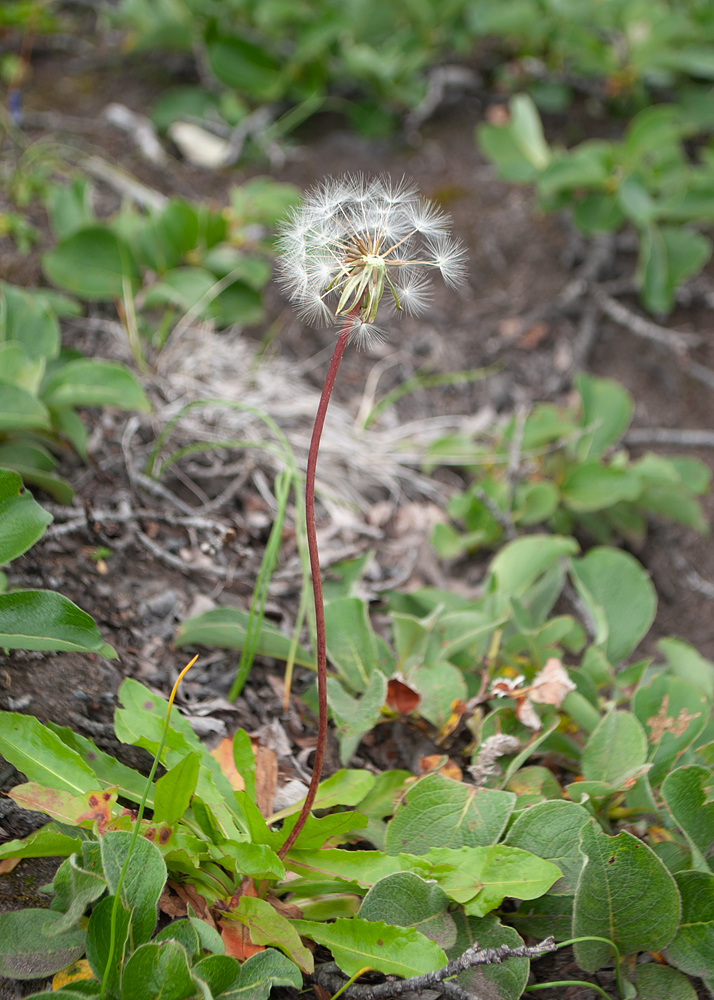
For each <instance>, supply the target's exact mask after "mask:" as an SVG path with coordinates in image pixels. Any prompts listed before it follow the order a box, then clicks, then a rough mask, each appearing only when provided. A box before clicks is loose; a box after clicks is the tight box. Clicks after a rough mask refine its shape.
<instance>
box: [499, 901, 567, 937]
mask: <svg viewBox="0 0 714 1000" xmlns="http://www.w3.org/2000/svg"><path fill="white" fill-rule="evenodd" d="M508 919H509V921H510V922H511V923H512V924H513V925H514V926H515V927H516V928H517V929H518V930H519V931H520V933H521V934H523V935H527V936H529V937H535V938H544V937H547V936H548V935H549V934H552V935H553V936H554V937H555V939H556V941H567V940H568V938H571V937H572V936H573V897H572V896H554V895H553V894H552V893H550V892H547V893H546V894H545V896H541V897H540V898H539V899H536V900H535V901H533V902H531V901H530V900H527V901H526V902H524V903H521V905H520V906H519V907H518V909H517V910H516V912H515V913H510V914H509V915H508Z"/></svg>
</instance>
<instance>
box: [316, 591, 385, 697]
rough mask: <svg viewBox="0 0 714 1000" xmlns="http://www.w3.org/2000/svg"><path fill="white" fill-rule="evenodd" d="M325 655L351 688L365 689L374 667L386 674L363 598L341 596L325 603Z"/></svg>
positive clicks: (360, 692) (360, 690)
mask: <svg viewBox="0 0 714 1000" xmlns="http://www.w3.org/2000/svg"><path fill="white" fill-rule="evenodd" d="M325 633H326V641H327V658H328V660H329V661H330V663H332V665H333V666H334V667H335V668H336V670H337V672H338V673H339V674H340V676H341V677H342V678H343V680H344V681H346V683H347V684H348V686H349V687H350V688H351V689H352V691H355V692H357V693H358V694H362V693H363V692H364V691H366V690H367V686H368V685H369V679H370V677H371V676H372V672H373V671H374V670H375V669H380V670H382V672H383V673H386V674H387V675H390V674H391V673H392V670H391V669H390V665H389V664H388V663H384V655H383V649H382V648H380V645H379V643H378V641H377V636H376V635H375V634H374V631H373V630H372V626H371V624H370V621H369V613H368V610H367V604H366V602H365V601H362V600H360V598H358V597H341V598H340V599H339V600H336V601H331V602H330V603H329V604H326V605H325Z"/></svg>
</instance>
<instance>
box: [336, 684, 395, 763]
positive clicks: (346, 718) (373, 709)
mask: <svg viewBox="0 0 714 1000" xmlns="http://www.w3.org/2000/svg"><path fill="white" fill-rule="evenodd" d="M386 698H387V678H386V677H385V676H384V674H383V673H382V672H381V670H374V671H373V673H372V676H371V677H370V679H369V685H368V687H367V690H366V691H365V693H364V694H363V695H362V697H361V698H360V699H359V700H358V699H356V698H352V697H351V696H350V695H349V694H347V692H346V691H345V689H344V688H343V687H342V685H341V684H340V682H339V681H338V680H336V679H335V678H334V677H328V678H327V704H328V705H329V708H330V711H331V712H332V714H333V716H334V719H335V724H336V726H337V736H338V739H339V741H340V761H341V763H343V764H347V763H348V761H349V759H350V757H351V756H352V754H353V753H354V752H355V750H356V749H357V745H358V744H359V741H360V739H361V738H362V736H363V734H364V733H366V732H367V731H368V730H370V729H372V727H373V726H374V725H375V724H376V723H377V720H378V719H379V717H380V715H381V714H382V706H383V705H384V703H385V701H386Z"/></svg>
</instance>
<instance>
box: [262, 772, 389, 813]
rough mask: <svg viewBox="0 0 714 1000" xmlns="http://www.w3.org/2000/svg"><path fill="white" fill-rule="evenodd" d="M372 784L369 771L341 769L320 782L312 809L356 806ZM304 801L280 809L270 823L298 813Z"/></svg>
mask: <svg viewBox="0 0 714 1000" xmlns="http://www.w3.org/2000/svg"><path fill="white" fill-rule="evenodd" d="M374 782H375V777H374V775H373V774H372V773H371V771H364V770H345V768H342V769H340V770H339V771H336V772H335V773H334V774H333V775H332V776H331V777H329V778H327V779H325V781H321V782H320V784H319V786H318V789H317V795H316V796H315V801H314V803H313V806H312V808H313V809H332V807H333V806H356V805H357V803H358V802H361V801H362V799H364V797H365V796H366V795H367V794H368V793H369V792H370V790H371V789H372V786H373V785H374ZM304 801H305V800H304V799H300V801H299V802H295V803H293V805H291V806H286V808H285V809H281V810H280V812H277V813H275V814H274V815H273V816H271V822H275V821H276V820H279V819H284V818H285V817H286V816H290V815H292V813H295V812H299V811H300V809H301V808H302V803H303V802H304Z"/></svg>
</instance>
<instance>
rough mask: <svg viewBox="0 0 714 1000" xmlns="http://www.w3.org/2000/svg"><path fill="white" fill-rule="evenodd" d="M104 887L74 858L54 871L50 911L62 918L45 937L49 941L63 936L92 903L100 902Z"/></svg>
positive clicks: (99, 877)
mask: <svg viewBox="0 0 714 1000" xmlns="http://www.w3.org/2000/svg"><path fill="white" fill-rule="evenodd" d="M106 887H107V883H106V882H105V881H104V879H103V878H102V877H101V875H97V874H95V873H94V872H90V871H87V870H86V869H84V868H82V867H81V866H80V864H79V856H78V855H76V854H73V855H72V856H71V857H69V858H67V860H66V861H63V862H62V864H61V865H60V866H59V868H58V869H57V874H56V875H55V877H54V881H53V883H52V888H53V890H54V894H55V896H54V899H53V900H52V909H53V910H58V911H59V912H60V913H61V914H62V918H63V919H62V920H58V921H55V922H54V923H53V924H52V926H51V928H48V933H49V935H50V936H51V937H55V935H57V934H62V933H64V932H65V931H67V930H69V929H70V927H72V926H73V925H74V924H76V923H77V921H78V920H79V918H80V917H81V916H82V914H83V913H84V911H85V909H86V908H87V907H88V906H89V904H90V903H93V902H94V901H95V899H99V897H100V896H101V895H102V893H103V892H104V890H105V889H106Z"/></svg>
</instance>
